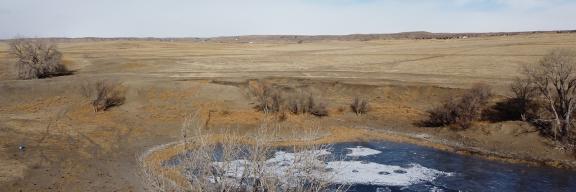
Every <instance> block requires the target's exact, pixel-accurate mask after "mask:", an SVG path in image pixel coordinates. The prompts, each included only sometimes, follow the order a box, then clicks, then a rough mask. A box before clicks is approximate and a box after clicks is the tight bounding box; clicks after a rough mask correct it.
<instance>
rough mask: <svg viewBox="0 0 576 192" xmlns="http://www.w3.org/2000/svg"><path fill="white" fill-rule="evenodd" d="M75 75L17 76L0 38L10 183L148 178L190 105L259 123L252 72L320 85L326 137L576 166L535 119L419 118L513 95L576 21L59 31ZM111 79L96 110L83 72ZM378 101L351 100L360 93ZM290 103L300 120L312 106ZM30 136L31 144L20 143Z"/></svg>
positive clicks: (215, 121) (244, 123) (1, 182)
mask: <svg viewBox="0 0 576 192" xmlns="http://www.w3.org/2000/svg"><path fill="white" fill-rule="evenodd" d="M57 45H58V48H59V50H60V51H61V52H62V54H63V62H64V64H65V65H66V66H67V67H68V68H69V69H70V70H72V71H73V74H72V75H67V76H60V77H53V78H47V79H37V80H16V77H15V75H14V73H13V71H14V67H13V64H12V63H13V62H14V61H13V58H11V57H10V55H9V54H8V45H7V43H6V42H0V189H6V190H7V191H17V190H22V191H80V190H81V191H90V190H93V191H140V190H143V189H142V186H143V185H142V183H141V180H140V179H138V177H139V173H138V165H136V164H137V162H136V161H137V158H136V157H137V156H138V155H139V154H141V153H143V152H144V151H146V150H147V149H149V148H151V147H153V146H156V145H161V144H165V143H169V142H175V141H178V140H179V137H180V134H181V133H180V126H181V123H182V121H183V120H184V118H185V117H186V115H187V114H189V113H191V112H192V111H198V112H199V113H200V114H201V116H202V117H203V118H204V121H205V122H206V129H208V130H210V131H218V130H221V129H230V130H233V131H237V132H239V133H249V132H251V131H253V130H254V129H255V127H256V126H257V125H258V124H259V122H260V121H262V120H263V118H264V115H263V114H262V113H261V112H258V111H257V110H256V109H254V105H255V104H254V101H253V98H251V97H250V95H249V94H248V90H247V88H248V83H249V81H251V80H257V79H262V80H265V81H269V82H271V83H273V84H275V85H278V86H283V87H291V88H301V87H304V88H308V89H311V90H314V93H317V94H318V96H319V97H320V98H322V100H323V101H325V102H326V103H327V109H328V112H329V115H328V116H327V117H323V118H317V119H318V121H320V122H321V124H322V125H323V127H324V128H323V129H322V131H323V132H324V133H326V134H325V135H326V136H325V137H323V138H321V140H320V142H326V143H329V142H335V141H356V140H366V139H385V140H391V141H397V142H409V143H415V144H419V145H425V146H431V147H435V148H439V149H443V150H447V151H452V152H458V153H464V154H476V155H479V156H482V157H486V158H489V159H498V160H505V161H510V162H522V163H532V164H544V165H549V166H557V167H573V166H574V165H575V163H574V162H575V158H574V156H573V155H570V154H567V153H564V152H562V151H561V150H557V149H555V148H554V146H553V145H552V144H551V141H549V140H548V139H546V138H543V137H540V136H539V135H538V133H537V131H535V128H534V127H531V126H530V125H528V124H527V123H524V122H519V121H510V122H497V123H494V122H487V121H480V122H476V123H475V125H474V126H473V127H472V128H470V129H468V130H465V131H459V132H454V131H451V130H449V129H447V128H437V129H435V128H423V127H419V126H418V125H416V123H415V122H417V121H419V120H421V119H423V118H424V117H425V115H426V111H427V110H428V109H430V108H432V107H433V106H435V105H438V104H439V103H440V102H441V101H442V100H444V99H445V98H448V97H452V96H454V95H459V94H462V92H463V91H464V90H465V89H468V88H470V87H471V86H472V85H473V84H476V83H486V84H489V85H491V86H492V88H493V90H494V92H495V94H496V96H495V97H494V99H493V100H494V101H497V100H498V99H502V98H505V97H507V96H509V95H510V92H509V84H510V83H511V81H512V80H513V79H514V78H516V77H517V76H518V75H519V73H520V68H521V66H524V65H528V64H531V63H535V62H537V61H538V60H539V59H540V58H541V57H542V56H544V55H545V54H546V53H547V52H548V51H550V50H552V49H556V48H573V49H576V34H573V33H569V34H553V33H536V34H523V35H514V36H493V37H473V38H467V39H446V40H439V39H427V40H416V39H390V40H370V41H360V40H347V41H339V40H314V41H304V42H302V43H297V42H289V41H278V42H275V41H262V42H259V41H254V42H233V41H231V42H230V41H228V42H215V41H185V40H181V41H178V40H176V41H159V40H144V39H136V40H122V39H118V40H103V41H82V40H72V41H59V42H58V43H57ZM99 80H114V81H118V82H121V83H122V85H123V86H124V87H126V102H125V103H124V104H123V105H121V106H117V107H113V108H111V109H110V110H107V111H104V112H94V111H92V108H91V107H90V101H89V100H87V99H86V98H85V97H83V96H82V93H81V88H82V86H84V85H86V84H90V83H94V82H96V81H99ZM357 96H362V97H366V98H367V99H368V100H369V102H370V106H371V109H370V111H369V112H368V113H367V114H366V115H361V116H358V115H356V114H353V113H352V112H351V111H350V109H349V105H350V102H351V101H352V99H353V98H354V97H357ZM308 118H316V117H308V116H302V115H291V114H289V115H288V117H287V120H286V122H284V123H287V124H289V125H291V126H292V127H293V128H294V129H297V128H298V127H299V126H300V125H302V124H303V123H304V122H305V121H304V120H305V119H308ZM20 145H25V146H26V149H25V150H19V149H18V146H20Z"/></svg>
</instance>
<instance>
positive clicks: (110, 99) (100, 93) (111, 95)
mask: <svg viewBox="0 0 576 192" xmlns="http://www.w3.org/2000/svg"><path fill="white" fill-rule="evenodd" d="M82 91H83V94H84V96H86V97H88V98H90V100H91V104H92V107H93V109H94V112H98V111H106V110H108V109H109V108H111V107H114V106H119V105H122V104H124V101H125V99H126V98H125V96H124V91H125V90H124V87H123V86H122V84H121V83H119V82H116V81H98V82H96V83H95V84H88V85H84V86H83V87H82Z"/></svg>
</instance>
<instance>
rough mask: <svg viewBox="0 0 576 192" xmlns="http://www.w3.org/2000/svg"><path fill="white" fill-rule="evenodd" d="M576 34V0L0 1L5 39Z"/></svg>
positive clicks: (0, 24)
mask: <svg viewBox="0 0 576 192" xmlns="http://www.w3.org/2000/svg"><path fill="white" fill-rule="evenodd" d="M565 29H576V0H97V1H93V0H0V38H11V37H14V36H27V37H86V36H92V37H94V36H95V37H213V36H230V35H252V34H255V35H263V34H299V35H319V34H353V33H394V32H403V31H431V32H495V31H526V30H565Z"/></svg>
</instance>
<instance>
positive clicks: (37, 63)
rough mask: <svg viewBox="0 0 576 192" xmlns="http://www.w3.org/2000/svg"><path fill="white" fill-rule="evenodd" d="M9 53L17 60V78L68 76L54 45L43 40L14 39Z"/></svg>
mask: <svg viewBox="0 0 576 192" xmlns="http://www.w3.org/2000/svg"><path fill="white" fill-rule="evenodd" d="M9 45H10V53H11V54H12V55H14V56H15V57H16V59H17V62H16V67H17V69H18V78H20V79H38V78H47V77H52V76H58V75H65V74H68V73H69V71H68V70H67V69H66V66H64V65H63V64H62V62H61V60H62V53H60V52H59V51H58V49H57V48H56V45H55V44H53V43H49V42H47V41H43V40H34V39H14V40H12V41H10V44H9Z"/></svg>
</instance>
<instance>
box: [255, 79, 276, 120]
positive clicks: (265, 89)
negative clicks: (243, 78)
mask: <svg viewBox="0 0 576 192" xmlns="http://www.w3.org/2000/svg"><path fill="white" fill-rule="evenodd" d="M248 89H249V91H250V93H251V95H252V96H254V97H255V98H256V102H257V104H256V108H257V109H258V110H259V111H263V112H265V113H271V112H278V111H280V107H281V106H282V102H283V101H282V95H281V93H280V91H278V90H277V89H275V88H274V87H272V85H271V84H270V83H267V82H263V81H250V82H249V84H248Z"/></svg>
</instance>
